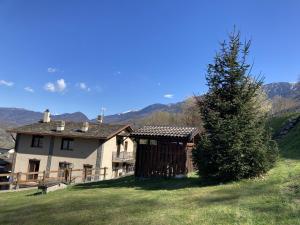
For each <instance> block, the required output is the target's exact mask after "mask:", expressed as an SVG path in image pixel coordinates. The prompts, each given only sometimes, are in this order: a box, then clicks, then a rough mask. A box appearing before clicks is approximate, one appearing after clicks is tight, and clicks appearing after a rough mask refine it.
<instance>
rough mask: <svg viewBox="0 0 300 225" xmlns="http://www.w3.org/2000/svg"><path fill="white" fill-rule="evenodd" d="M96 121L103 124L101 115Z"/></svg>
mask: <svg viewBox="0 0 300 225" xmlns="http://www.w3.org/2000/svg"><path fill="white" fill-rule="evenodd" d="M97 121H98V123H103V116H102V115H99V116H98V117H97Z"/></svg>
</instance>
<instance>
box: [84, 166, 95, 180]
mask: <svg viewBox="0 0 300 225" xmlns="http://www.w3.org/2000/svg"><path fill="white" fill-rule="evenodd" d="M92 169H93V166H92V165H84V166H83V173H84V174H83V179H84V181H92Z"/></svg>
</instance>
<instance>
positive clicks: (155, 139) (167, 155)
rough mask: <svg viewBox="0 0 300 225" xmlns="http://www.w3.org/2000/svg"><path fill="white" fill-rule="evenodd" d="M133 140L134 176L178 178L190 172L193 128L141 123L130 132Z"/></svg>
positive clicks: (195, 132)
mask: <svg viewBox="0 0 300 225" xmlns="http://www.w3.org/2000/svg"><path fill="white" fill-rule="evenodd" d="M131 138H133V139H134V140H135V142H136V162H135V176H136V177H179V176H185V175H186V174H187V173H189V172H191V171H193V163H192V149H193V148H194V147H195V145H196V144H197V142H198V141H199V131H198V130H197V128H194V127H165V126H145V127H142V128H140V129H138V130H136V131H134V132H132V133H131Z"/></svg>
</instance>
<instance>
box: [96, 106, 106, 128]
mask: <svg viewBox="0 0 300 225" xmlns="http://www.w3.org/2000/svg"><path fill="white" fill-rule="evenodd" d="M104 110H105V108H103V107H102V108H101V115H99V116H98V117H97V121H98V123H100V124H101V123H103V120H104Z"/></svg>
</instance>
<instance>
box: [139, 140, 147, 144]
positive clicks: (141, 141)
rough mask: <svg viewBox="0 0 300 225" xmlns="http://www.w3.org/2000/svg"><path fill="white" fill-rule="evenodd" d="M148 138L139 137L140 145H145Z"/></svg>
mask: <svg viewBox="0 0 300 225" xmlns="http://www.w3.org/2000/svg"><path fill="white" fill-rule="evenodd" d="M147 144H148V139H140V145H147Z"/></svg>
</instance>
